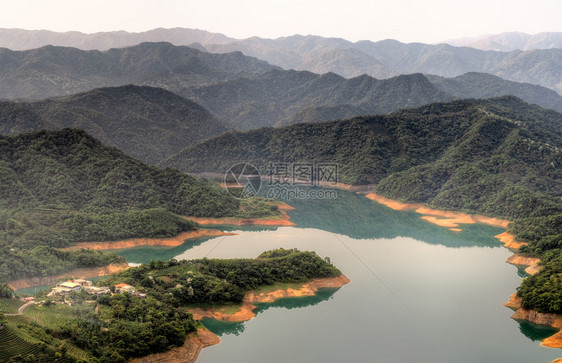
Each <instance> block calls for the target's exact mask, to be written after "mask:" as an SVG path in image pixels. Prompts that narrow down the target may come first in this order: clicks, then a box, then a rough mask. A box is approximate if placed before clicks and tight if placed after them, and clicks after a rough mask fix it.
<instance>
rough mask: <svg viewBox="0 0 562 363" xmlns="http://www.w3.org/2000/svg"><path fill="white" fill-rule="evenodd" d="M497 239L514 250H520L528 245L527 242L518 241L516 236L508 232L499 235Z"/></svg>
mask: <svg viewBox="0 0 562 363" xmlns="http://www.w3.org/2000/svg"><path fill="white" fill-rule="evenodd" d="M496 238H497V239H499V240H500V242H501V243H503V245H504V247H507V248H511V249H514V250H518V249H519V247H521V246H524V245H527V244H528V243H527V242H518V241H516V240H515V236H514V235H512V234H511V233H509V232H507V231H505V232H503V233H500V234H498V235H497V236H496Z"/></svg>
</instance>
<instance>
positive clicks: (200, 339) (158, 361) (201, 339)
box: [130, 329, 221, 363]
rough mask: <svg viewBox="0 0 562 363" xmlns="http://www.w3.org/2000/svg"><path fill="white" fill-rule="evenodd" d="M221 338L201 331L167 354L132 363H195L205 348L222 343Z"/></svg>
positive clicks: (147, 357) (152, 355)
mask: <svg viewBox="0 0 562 363" xmlns="http://www.w3.org/2000/svg"><path fill="white" fill-rule="evenodd" d="M220 341H221V340H220V338H219V337H218V336H216V335H215V334H213V333H212V332H210V331H209V330H207V329H199V330H197V333H196V334H193V333H191V334H189V336H188V337H187V339H186V340H185V343H184V344H183V345H182V346H181V347H178V348H174V349H172V350H170V351H167V352H165V353H156V354H151V355H148V356H146V357H142V358H136V359H132V360H131V361H130V362H131V363H172V362H184V363H193V362H195V361H196V360H197V357H199V353H200V352H201V350H202V349H203V348H205V347H208V346H211V345H215V344H218V343H220Z"/></svg>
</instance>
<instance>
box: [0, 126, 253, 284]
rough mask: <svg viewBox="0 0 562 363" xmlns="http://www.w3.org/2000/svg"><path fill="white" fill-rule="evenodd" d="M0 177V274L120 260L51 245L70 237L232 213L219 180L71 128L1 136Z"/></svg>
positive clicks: (164, 229)
mask: <svg viewBox="0 0 562 363" xmlns="http://www.w3.org/2000/svg"><path fill="white" fill-rule="evenodd" d="M0 180H1V181H2V185H3V188H2V190H1V191H0V207H1V208H2V210H1V211H0V226H1V228H0V251H1V253H0V281H10V280H13V279H17V278H21V277H30V276H38V275H43V276H45V275H53V274H57V273H62V272H64V271H67V270H70V269H72V268H76V267H93V266H103V265H107V264H109V263H112V262H120V261H122V260H121V259H120V258H119V257H118V256H117V255H115V254H107V253H101V252H96V251H89V250H79V251H60V250H57V248H60V247H67V246H69V245H70V244H71V243H72V242H76V241H87V240H114V239H121V238H130V237H164V236H172V235H176V234H178V233H180V232H182V231H188V230H192V229H195V228H196V226H195V224H193V223H191V222H188V221H186V220H184V219H183V218H180V217H179V216H178V215H193V216H235V215H237V213H239V211H238V207H239V202H238V201H237V200H235V199H233V198H232V197H230V196H229V195H228V194H227V193H226V192H224V191H222V190H221V189H220V188H219V187H218V186H215V185H211V184H209V183H208V182H205V181H203V180H201V179H198V178H194V177H191V176H189V175H185V174H182V173H180V172H179V171H176V170H172V169H160V168H156V167H152V166H148V165H146V164H144V163H142V162H140V161H138V160H136V159H133V158H131V157H129V156H127V155H125V154H124V153H123V152H121V151H119V150H117V149H115V148H112V147H108V146H105V145H103V144H102V143H101V142H99V141H98V140H96V139H94V138H92V137H91V136H89V135H88V134H86V132H84V131H82V130H76V129H63V130H60V131H39V132H35V133H28V134H21V135H17V136H0ZM258 208H259V206H258Z"/></svg>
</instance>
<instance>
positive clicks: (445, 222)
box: [366, 193, 509, 232]
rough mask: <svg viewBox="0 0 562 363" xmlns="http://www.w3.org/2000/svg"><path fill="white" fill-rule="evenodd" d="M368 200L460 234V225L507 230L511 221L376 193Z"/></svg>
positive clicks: (370, 195)
mask: <svg viewBox="0 0 562 363" xmlns="http://www.w3.org/2000/svg"><path fill="white" fill-rule="evenodd" d="M366 197H367V198H369V199H371V200H374V201H375V202H378V203H381V204H384V205H386V206H387V207H389V208H392V209H394V210H413V211H415V212H416V213H419V214H421V215H422V217H421V218H422V219H423V220H425V221H428V222H430V223H433V224H436V225H438V226H441V227H447V228H449V229H451V230H453V231H455V232H460V228H458V227H459V224H474V223H482V224H487V225H490V226H494V227H501V228H507V225H508V224H509V221H508V220H506V219H499V218H491V217H486V216H481V215H471V214H468V213H464V212H453V211H445V210H439V209H432V208H428V207H425V206H423V205H422V204H419V203H402V202H399V201H396V200H392V199H389V198H386V197H383V196H382V195H378V194H376V193H369V194H367V195H366Z"/></svg>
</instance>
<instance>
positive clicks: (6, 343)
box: [0, 324, 40, 362]
mask: <svg viewBox="0 0 562 363" xmlns="http://www.w3.org/2000/svg"><path fill="white" fill-rule="evenodd" d="M39 344H40V342H39V341H38V340H35V339H33V338H31V337H29V336H24V335H23V334H22V333H21V332H19V331H17V330H16V329H14V328H12V327H11V326H10V325H9V324H7V325H6V326H2V328H0V362H5V361H7V360H8V359H10V358H11V357H14V356H17V355H22V356H26V355H28V354H37V353H39V352H40V345H39Z"/></svg>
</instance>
